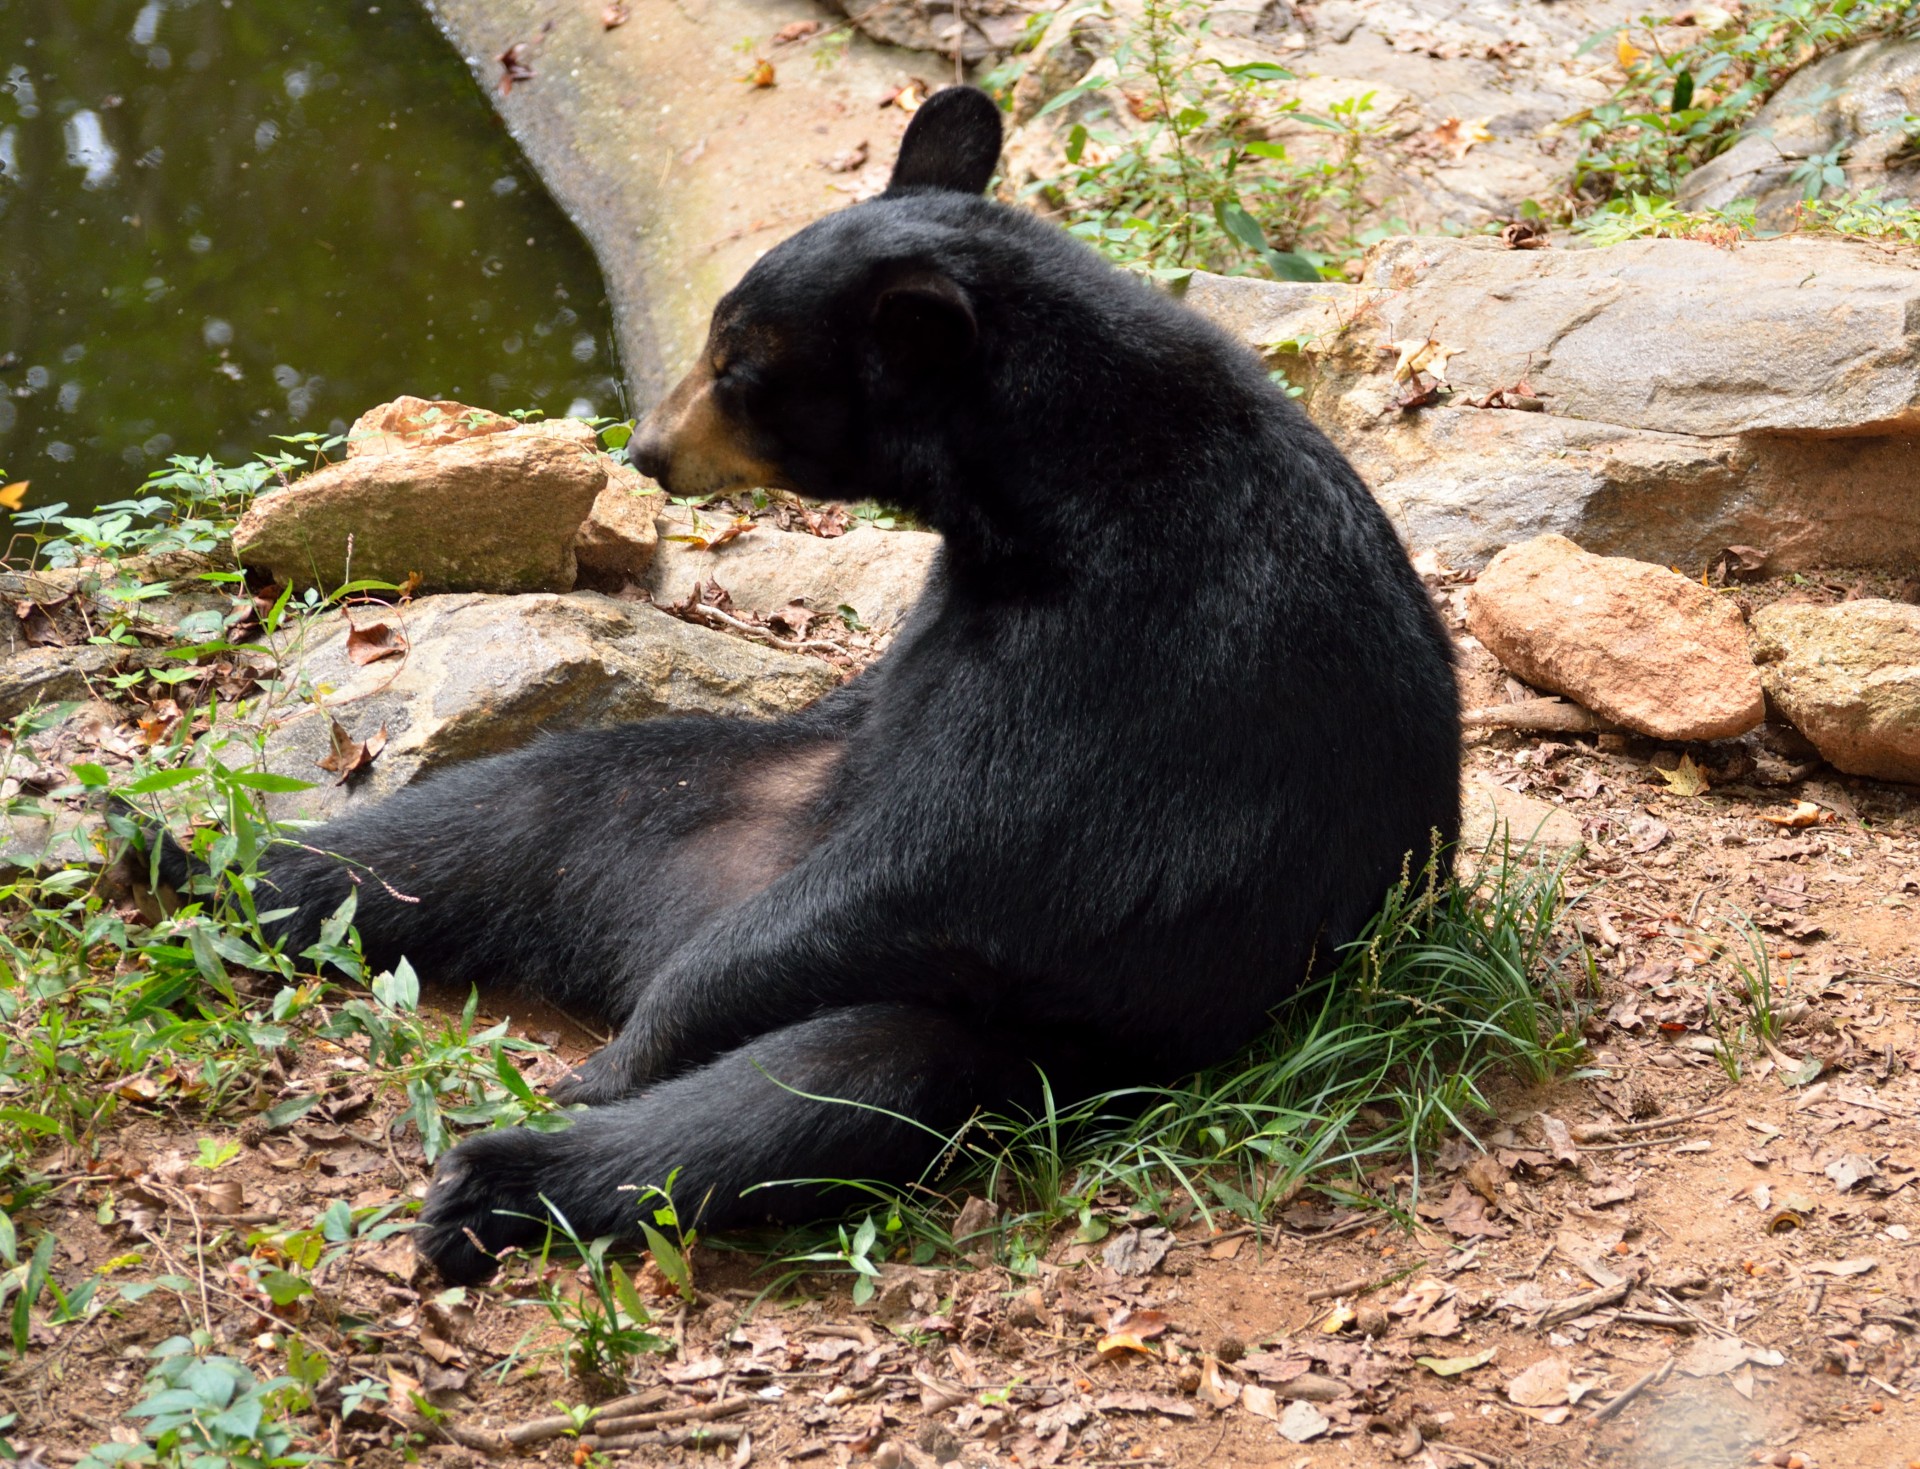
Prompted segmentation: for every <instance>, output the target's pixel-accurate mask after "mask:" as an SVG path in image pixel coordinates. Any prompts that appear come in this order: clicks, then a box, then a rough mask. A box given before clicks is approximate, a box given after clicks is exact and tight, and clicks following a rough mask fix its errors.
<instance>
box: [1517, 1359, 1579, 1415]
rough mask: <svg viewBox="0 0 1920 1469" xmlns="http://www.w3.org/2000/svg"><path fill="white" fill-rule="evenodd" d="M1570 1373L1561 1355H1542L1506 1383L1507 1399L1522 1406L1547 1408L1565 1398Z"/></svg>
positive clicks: (1562, 1401) (1563, 1400)
mask: <svg viewBox="0 0 1920 1469" xmlns="http://www.w3.org/2000/svg"><path fill="white" fill-rule="evenodd" d="M1571 1377H1572V1373H1571V1372H1569V1371H1568V1369H1567V1363H1566V1359H1565V1358H1563V1357H1542V1358H1541V1359H1540V1360H1539V1361H1538V1362H1535V1363H1534V1364H1533V1365H1532V1366H1531V1367H1528V1368H1527V1369H1526V1370H1525V1371H1523V1372H1521V1373H1520V1374H1519V1375H1518V1376H1516V1377H1515V1378H1514V1379H1513V1381H1511V1382H1509V1383H1508V1384H1507V1399H1508V1401H1510V1402H1514V1403H1518V1404H1519V1405H1520V1406H1521V1407H1523V1408H1548V1407H1552V1406H1553V1405H1554V1404H1555V1403H1564V1402H1565V1401H1566V1400H1567V1385H1568V1383H1569V1381H1570V1379H1571Z"/></svg>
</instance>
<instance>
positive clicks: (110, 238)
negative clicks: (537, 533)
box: [0, 0, 620, 510]
mask: <svg viewBox="0 0 1920 1469" xmlns="http://www.w3.org/2000/svg"><path fill="white" fill-rule="evenodd" d="M618 375H619V367H618V364H617V362H616V361H615V357H614V347H613V333H612V320H611V316H610V313H609V311H608V307H607V302H606V295H605V289H604V287H603V286H602V284H601V280H600V275H599V271H598V269H597V268H596V266H595V264H594V261H593V257H592V255H591V254H590V253H589V252H588V249H587V246H586V244H585V242H584V241H583V240H582V239H581V238H580V236H579V235H578V233H576V232H575V230H574V228H573V226H572V225H571V224H570V223H569V222H568V221H567V219H566V217H565V216H564V215H563V214H561V212H560V210H559V209H558V207H557V206H556V205H555V204H554V203H553V202H552V200H551V199H549V198H548V197H547V195H546V193H545V192H544V191H543V190H542V188H541V186H540V184H539V182H538V180H537V179H536V178H535V177H534V175H533V173H532V172H531V170H529V169H528V167H527V165H526V163H525V161H524V160H523V159H522V158H521V156H520V152H519V150H518V148H517V147H515V145H514V144H513V142H512V140H511V139H509V138H508V136H507V134H506V132H505V130H504V129H503V128H502V127H501V126H500V124H499V123H498V122H497V120H496V119H495V117H494V114H493V111H492V109H491V107H490V106H489V105H488V102H487V99H486V98H485V97H484V96H482V95H481V93H480V91H479V89H478V88H477V87H476V86H475V85H474V82H473V79H472V78H471V77H470V76H469V74H468V72H467V70H466V68H465V67H464V66H463V65H462V64H461V62H460V59H459V58H458V57H457V56H455V55H454V53H453V50H452V48H451V47H450V46H449V45H448V43H447V42H446V40H445V39H444V38H443V37H442V36H441V35H440V34H439V33H438V32H437V31H436V30H435V29H434V28H433V25H432V23H431V22H430V21H429V20H428V19H427V18H426V16H425V15H424V14H423V13H422V12H421V10H420V9H419V8H418V7H417V5H416V4H415V0H381V3H377V4H369V3H366V0H0V471H3V472H4V478H5V479H12V480H19V479H28V480H31V481H32V488H31V490H30V491H29V492H28V494H27V497H26V503H27V506H28V507H29V508H32V507H34V506H39V505H45V504H47V503H48V502H50V501H54V500H64V501H66V502H67V503H68V504H70V505H71V506H73V507H74V508H75V509H76V510H77V509H80V508H82V507H91V506H93V505H95V504H98V503H99V502H101V501H104V500H113V499H120V498H124V497H126V496H127V495H129V494H130V493H132V492H133V491H134V490H135V489H136V488H137V487H138V485H139V483H140V480H141V478H142V477H143V476H144V475H145V474H146V473H147V472H148V471H150V470H152V469H155V468H158V467H160V466H161V465H163V464H164V462H165V460H166V457H167V456H168V455H169V454H175V453H186V454H196V455H197V454H213V455H215V456H217V457H220V458H223V459H227V460H236V459H244V458H247V457H249V456H251V455H252V454H253V453H254V452H256V451H259V450H267V449H272V448H276V447H279V446H277V445H275V444H274V442H273V440H272V437H271V436H272V435H274V434H285V433H294V432H300V431H305V430H319V431H323V432H324V431H327V430H329V429H331V430H334V431H343V430H344V429H345V427H346V425H347V424H348V423H349V422H350V421H351V420H352V419H353V418H354V416H355V415H357V414H358V413H359V412H361V410H363V409H365V408H367V407H369V406H370V405H372V404H374V403H378V402H381V401H383V400H385V399H387V398H391V397H393V396H395V395H397V394H399V393H403V392H407V393H418V394H420V395H421V396H423V397H450V398H459V399H461V400H462V401H465V402H468V403H472V404H475V405H477V406H480V407H485V408H493V409H497V410H502V411H504V410H509V409H515V408H540V409H544V410H546V411H547V412H548V413H567V412H573V413H580V414H591V413H605V414H609V415H611V414H616V413H618V412H620V406H619V398H618V389H617V387H616V381H617V378H618Z"/></svg>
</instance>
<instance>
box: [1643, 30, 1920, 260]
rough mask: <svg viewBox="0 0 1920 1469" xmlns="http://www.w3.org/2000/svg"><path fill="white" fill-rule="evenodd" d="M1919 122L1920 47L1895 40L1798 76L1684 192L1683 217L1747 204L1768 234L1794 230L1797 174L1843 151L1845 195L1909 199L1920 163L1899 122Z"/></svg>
mask: <svg viewBox="0 0 1920 1469" xmlns="http://www.w3.org/2000/svg"><path fill="white" fill-rule="evenodd" d="M1913 113H1920V39H1915V38H1913V37H1902V36H1891V37H1887V38H1885V39H1882V40H1877V41H1869V42H1867V43H1866V44H1865V45H1863V46H1855V47H1853V48H1852V49H1850V50H1846V51H1840V52H1836V53H1835V54H1834V55H1832V56H1825V57H1822V58H1821V59H1820V60H1818V61H1815V62H1813V63H1812V64H1811V65H1809V66H1805V67H1802V68H1801V69H1800V70H1799V71H1797V72H1795V73H1794V74H1793V76H1792V77H1791V78H1789V79H1788V81H1787V83H1786V85H1785V86H1783V87H1781V88H1780V90H1779V91H1778V92H1776V93H1774V95H1773V96H1772V98H1771V99H1769V100H1768V102H1767V105H1766V106H1764V107H1762V108H1761V109H1760V110H1759V111H1758V112H1757V113H1755V114H1754V116H1753V120H1752V121H1751V122H1749V123H1748V124H1747V126H1746V128H1745V130H1744V131H1743V132H1742V133H1741V135H1740V136H1739V138H1738V139H1736V140H1735V141H1734V143H1733V145H1732V146H1731V147H1729V148H1728V149H1727V150H1726V151H1725V152H1723V153H1721V154H1719V155H1718V156H1716V157H1714V158H1713V159H1711V160H1709V161H1708V162H1707V163H1705V164H1703V165H1702V166H1701V167H1699V168H1697V169H1695V170H1694V171H1693V172H1692V173H1690V174H1688V175H1687V177H1686V178H1685V179H1684V180H1683V181H1682V182H1681V184H1680V202H1681V203H1682V204H1684V205H1685V206H1686V207H1687V208H1689V209H1724V208H1725V207H1726V206H1727V205H1729V204H1731V203H1733V201H1734V200H1736V199H1751V200H1753V201H1754V204H1755V215H1756V217H1757V219H1758V220H1759V222H1760V224H1761V225H1762V226H1763V227H1765V228H1767V229H1779V230H1783V229H1791V228H1793V226H1794V224H1795V223H1796V222H1797V218H1798V211H1799V205H1800V201H1801V198H1802V197H1803V194H1804V190H1803V189H1802V187H1801V185H1800V183H1799V182H1798V181H1796V180H1795V179H1794V178H1793V171H1794V169H1795V168H1797V167H1799V166H1800V164H1801V163H1802V162H1804V161H1805V160H1806V159H1808V158H1812V157H1815V156H1817V155H1819V154H1824V153H1829V152H1831V151H1832V150H1833V149H1834V147H1835V146H1836V145H1839V146H1841V147H1842V148H1843V150H1844V151H1843V155H1842V156H1843V157H1844V159H1845V168H1846V172H1847V186H1848V188H1849V189H1856V190H1857V189H1867V188H1876V189H1880V190H1883V191H1884V192H1885V193H1886V194H1888V195H1890V196H1892V197H1896V198H1908V197H1910V196H1911V195H1912V193H1913V192H1914V190H1915V189H1916V188H1920V155H1916V154H1915V153H1913V152H1912V151H1911V150H1909V149H1908V148H1907V147H1906V142H1907V138H1906V133H1905V130H1904V128H1903V127H1902V126H1901V121H1902V119H1903V118H1905V117H1906V116H1908V115H1910V114H1913Z"/></svg>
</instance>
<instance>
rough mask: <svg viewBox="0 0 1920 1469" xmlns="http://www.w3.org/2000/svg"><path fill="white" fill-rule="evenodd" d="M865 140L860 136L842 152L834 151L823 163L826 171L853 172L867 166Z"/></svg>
mask: <svg viewBox="0 0 1920 1469" xmlns="http://www.w3.org/2000/svg"><path fill="white" fill-rule="evenodd" d="M867 151H868V150H867V140H866V139H865V138H862V139H861V140H860V141H859V142H857V143H855V144H854V145H853V146H852V147H851V148H849V149H847V150H846V151H845V152H844V153H836V154H834V155H833V157H831V158H829V159H828V160H827V161H826V163H825V164H824V165H823V167H825V169H826V170H827V172H828V173H853V172H854V171H856V170H857V169H862V168H865V167H866V166H867Z"/></svg>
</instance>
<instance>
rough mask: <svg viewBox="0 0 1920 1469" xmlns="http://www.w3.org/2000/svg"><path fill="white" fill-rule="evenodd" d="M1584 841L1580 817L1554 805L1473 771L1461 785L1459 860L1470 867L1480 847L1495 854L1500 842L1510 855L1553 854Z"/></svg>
mask: <svg viewBox="0 0 1920 1469" xmlns="http://www.w3.org/2000/svg"><path fill="white" fill-rule="evenodd" d="M1585 841H1586V834H1585V833H1584V832H1583V831H1582V830H1581V828H1580V823H1579V821H1578V820H1577V819H1576V818H1575V817H1574V816H1573V815H1571V814H1570V813H1569V812H1566V811H1563V810H1561V809H1560V808H1559V807H1558V806H1553V805H1549V804H1548V803H1547V802H1545V801H1542V800H1539V799H1537V798H1536V797H1533V796H1523V795H1522V794H1520V792H1518V791H1510V790H1508V789H1507V788H1506V787H1505V786H1503V785H1498V784H1496V783H1495V782H1493V781H1491V780H1488V779H1487V778H1486V777H1485V776H1484V775H1475V776H1472V777H1470V778H1469V779H1467V780H1465V781H1462V782H1461V785H1460V846H1459V849H1458V851H1459V857H1460V859H1461V860H1462V861H1463V862H1464V863H1466V864H1467V866H1468V867H1469V868H1471V866H1472V864H1473V863H1474V861H1475V860H1476V859H1477V858H1478V857H1479V856H1480V854H1481V853H1482V852H1485V853H1487V854H1488V855H1489V856H1490V857H1492V858H1494V859H1496V860H1497V859H1498V858H1499V857H1500V856H1501V855H1502V850H1501V849H1502V847H1508V848H1510V849H1511V851H1512V852H1513V854H1514V855H1515V856H1518V855H1519V854H1520V853H1521V852H1522V851H1526V850H1531V852H1532V854H1533V855H1534V856H1538V857H1554V856H1559V855H1560V854H1561V853H1564V852H1568V851H1571V850H1572V849H1573V848H1575V847H1578V846H1580V845H1582V844H1583V843H1584V842H1585Z"/></svg>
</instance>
